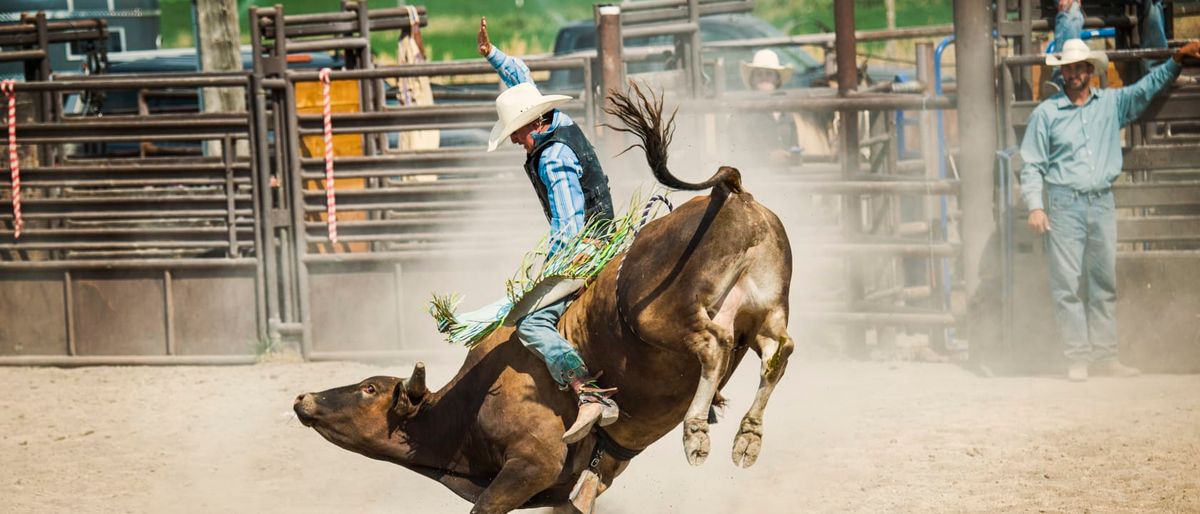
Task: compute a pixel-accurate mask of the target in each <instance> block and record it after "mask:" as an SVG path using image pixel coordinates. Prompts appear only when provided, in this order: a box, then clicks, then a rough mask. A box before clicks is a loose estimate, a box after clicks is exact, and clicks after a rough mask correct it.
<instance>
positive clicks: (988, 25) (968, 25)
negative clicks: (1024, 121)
mask: <svg viewBox="0 0 1200 514" xmlns="http://www.w3.org/2000/svg"><path fill="white" fill-rule="evenodd" d="M990 9H992V4H991V3H990V2H980V1H979V0H954V32H955V39H956V42H955V44H956V45H957V47H956V52H957V55H956V59H955V61H956V63H957V68H958V69H957V76H958V127H959V129H958V134H959V148H961V157H960V160H959V162H960V163H961V165H960V166H959V170H961V174H962V176H961V179H962V194H961V196H960V202H959V209H960V210H961V211H962V222H961V223H960V229H961V233H962V239H963V250H962V259H963V272H964V274H965V275H966V276H965V277H964V278H965V280H966V285H967V288H966V289H967V290H966V294H967V297H968V298H970V297H971V296H972V295H974V294H975V290H976V289H977V288H978V287H979V265H980V262H981V261H982V259H983V252H984V249H985V248H986V245H987V241H988V237H989V236H990V235H991V234H992V232H993V231H994V230H995V228H996V225H995V222H994V220H993V219H992V199H993V198H994V192H995V183H994V180H993V177H994V175H993V173H992V169H993V168H992V167H993V166H994V164H995V159H996V121H997V118H996V58H995V47H994V44H993V41H992V24H993V17H992V13H991V10H990Z"/></svg>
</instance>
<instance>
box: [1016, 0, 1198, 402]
mask: <svg viewBox="0 0 1200 514" xmlns="http://www.w3.org/2000/svg"><path fill="white" fill-rule="evenodd" d="M1148 3H1149V4H1150V5H1148V8H1150V9H1155V8H1157V9H1159V10H1161V9H1162V7H1161V5H1160V4H1159V2H1157V1H1153V2H1148ZM1077 4H1078V0H1063V1H1061V2H1060V5H1059V8H1060V10H1062V11H1063V12H1066V13H1067V14H1068V16H1062V15H1060V17H1059V19H1060V22H1061V21H1063V20H1064V19H1065V21H1067V22H1068V23H1069V26H1068V27H1059V29H1060V30H1059V32H1058V35H1059V36H1066V37H1067V38H1069V39H1066V40H1065V41H1058V43H1059V44H1060V46H1059V48H1060V49H1061V53H1056V54H1050V55H1047V56H1046V64H1047V65H1050V66H1057V67H1059V69H1060V70H1061V71H1062V78H1063V91H1062V92H1060V93H1058V94H1056V95H1054V96H1051V97H1050V98H1048V99H1046V101H1044V102H1042V103H1041V104H1040V105H1038V106H1037V108H1036V109H1034V111H1033V114H1032V115H1030V117H1029V124H1028V128H1027V129H1026V132H1025V138H1024V140H1022V142H1021V158H1022V160H1023V161H1024V165H1023V167H1022V168H1021V176H1020V180H1021V194H1022V196H1023V197H1024V200H1025V204H1026V206H1027V207H1029V220H1028V223H1029V227H1030V228H1031V229H1032V230H1033V231H1034V232H1036V233H1038V234H1045V235H1046V255H1047V258H1048V259H1049V267H1050V289H1051V292H1052V295H1053V298H1054V308H1055V318H1056V320H1057V322H1058V327H1059V332H1060V335H1061V337H1062V339H1063V343H1064V345H1065V354H1066V357H1067V360H1068V361H1069V364H1068V368H1067V376H1068V378H1069V379H1070V380H1072V381H1084V380H1087V377H1088V370H1089V366H1090V368H1091V370H1092V371H1093V372H1094V373H1097V374H1106V375H1115V376H1135V375H1138V374H1139V371H1138V370H1137V369H1135V368H1132V367H1129V366H1126V365H1124V364H1122V363H1121V362H1120V361H1119V360H1118V359H1117V326H1116V255H1117V248H1116V246H1117V235H1116V231H1117V220H1116V214H1115V210H1114V205H1113V195H1112V189H1111V188H1112V183H1113V181H1115V180H1116V179H1117V177H1118V176H1119V175H1120V173H1121V164H1122V156H1121V128H1122V127H1124V126H1126V125H1129V124H1130V123H1132V122H1133V121H1134V120H1136V119H1137V118H1138V117H1139V116H1141V114H1142V111H1144V110H1145V109H1146V107H1147V106H1148V105H1149V104H1150V101H1151V100H1152V99H1153V98H1154V96H1155V95H1156V94H1158V92H1159V91H1161V90H1162V89H1164V87H1165V86H1167V85H1168V84H1170V83H1171V82H1172V81H1173V80H1174V79H1175V77H1176V76H1177V75H1178V74H1179V70H1180V63H1181V62H1182V60H1183V57H1184V56H1192V57H1200V42H1195V41H1193V42H1191V43H1188V44H1187V45H1186V46H1184V47H1183V48H1181V49H1179V50H1178V51H1177V52H1175V55H1174V57H1173V58H1172V59H1167V61H1166V62H1165V63H1164V64H1162V65H1160V66H1158V67H1157V68H1154V69H1153V70H1152V71H1150V73H1148V74H1146V76H1144V77H1142V79H1141V80H1139V81H1137V82H1136V83H1135V84H1133V85H1131V86H1128V87H1123V88H1119V89H1103V90H1101V89H1093V88H1092V87H1091V85H1090V82H1091V79H1092V75H1093V74H1095V73H1104V72H1105V71H1106V70H1107V69H1108V58H1107V56H1106V55H1105V54H1104V53H1103V52H1092V51H1091V50H1090V49H1089V48H1088V47H1087V44H1085V43H1084V42H1083V41H1082V40H1080V39H1078V37H1079V30H1080V29H1081V28H1082V25H1083V16H1082V14H1081V13H1080V12H1079V8H1078V5H1077ZM1147 18H1149V19H1147ZM1147 18H1143V19H1144V20H1145V21H1148V22H1152V23H1153V22H1157V23H1158V24H1159V25H1158V27H1154V28H1156V29H1157V30H1158V31H1160V32H1161V31H1162V26H1161V23H1162V17H1161V12H1160V13H1159V16H1158V17H1157V18H1154V17H1147ZM1064 28H1065V29H1066V30H1063V29H1064ZM1161 40H1162V41H1163V42H1165V41H1166V39H1165V38H1162V39H1161ZM1043 192H1044V193H1045V197H1046V202H1045V204H1044V203H1043V198H1042V195H1043ZM1081 283H1082V285H1083V287H1082V291H1083V292H1086V302H1085V300H1082V299H1081V298H1080V292H1081V287H1080V286H1081ZM1085 303H1086V304H1085Z"/></svg>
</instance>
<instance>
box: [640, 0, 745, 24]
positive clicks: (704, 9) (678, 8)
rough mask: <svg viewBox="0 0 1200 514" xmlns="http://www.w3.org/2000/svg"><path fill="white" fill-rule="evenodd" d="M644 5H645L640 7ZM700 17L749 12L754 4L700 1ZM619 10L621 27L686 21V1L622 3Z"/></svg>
mask: <svg viewBox="0 0 1200 514" xmlns="http://www.w3.org/2000/svg"><path fill="white" fill-rule="evenodd" d="M642 4H645V5H642ZM698 4H699V6H700V13H699V15H700V16H711V15H715V14H734V13H743V12H750V11H752V10H753V9H754V3H753V2H750V1H746V0H701V1H700V2H698ZM617 5H618V6H619V7H620V8H621V25H622V26H629V27H632V26H637V25H647V24H656V23H663V22H666V21H672V20H686V19H688V2H687V1H675V2H670V1H665V2H624V3H621V4H617Z"/></svg>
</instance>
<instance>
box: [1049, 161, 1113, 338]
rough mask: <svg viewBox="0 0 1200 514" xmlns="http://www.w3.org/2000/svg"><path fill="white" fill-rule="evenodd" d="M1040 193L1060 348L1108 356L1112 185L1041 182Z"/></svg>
mask: <svg viewBox="0 0 1200 514" xmlns="http://www.w3.org/2000/svg"><path fill="white" fill-rule="evenodd" d="M1046 199H1047V209H1046V211H1047V212H1046V213H1047V216H1049V218H1050V232H1049V233H1047V234H1046V256H1047V258H1048V259H1049V260H1050V263H1049V264H1050V290H1051V294H1052V296H1053V298H1054V314H1055V318H1056V319H1057V321H1058V327H1059V331H1060V332H1061V336H1062V339H1063V342H1064V343H1065V345H1066V348H1065V354H1066V356H1067V358H1068V359H1070V360H1071V361H1075V362H1088V361H1100V360H1104V359H1110V358H1114V357H1116V356H1117V318H1116V301H1117V281H1116V265H1117V216H1116V212H1115V210H1114V206H1113V195H1112V190H1110V189H1106V190H1103V191H1090V192H1082V191H1075V190H1073V189H1070V188H1066V187H1061V186H1055V185H1050V184H1047V186H1046ZM1081 292H1083V293H1085V295H1086V296H1085V297H1083V298H1081V295H1080V293H1081Z"/></svg>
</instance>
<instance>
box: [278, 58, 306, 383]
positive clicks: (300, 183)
mask: <svg viewBox="0 0 1200 514" xmlns="http://www.w3.org/2000/svg"><path fill="white" fill-rule="evenodd" d="M289 75H291V73H290V72H285V73H284V77H285V78H286V80H285V86H286V89H285V90H284V91H285V96H286V98H285V100H284V105H283V107H282V109H284V110H285V112H286V116H287V122H286V126H285V130H286V131H287V133H288V137H287V140H288V142H287V144H288V166H287V168H288V169H287V177H286V178H285V179H284V180H286V182H287V187H288V189H289V190H290V191H291V193H292V226H293V227H295V234H294V236H295V239H294V241H293V251H292V255H293V256H294V259H295V261H294V264H295V266H296V268H295V277H296V304H297V306H298V307H299V315H300V316H299V322H300V324H301V333H300V355H301V356H303V357H304V359H305V360H307V359H308V358H309V355H311V354H312V327H311V322H312V316H311V315H310V313H309V300H310V298H309V296H308V264H307V263H305V262H304V256H305V254H307V253H308V231H307V230H306V229H305V225H304V206H305V199H304V177H303V170H302V169H301V165H300V134H299V133H300V123H299V121H298V120H297V116H296V84H295V82H294V81H293V79H292V78H291V77H290V76H289Z"/></svg>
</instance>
